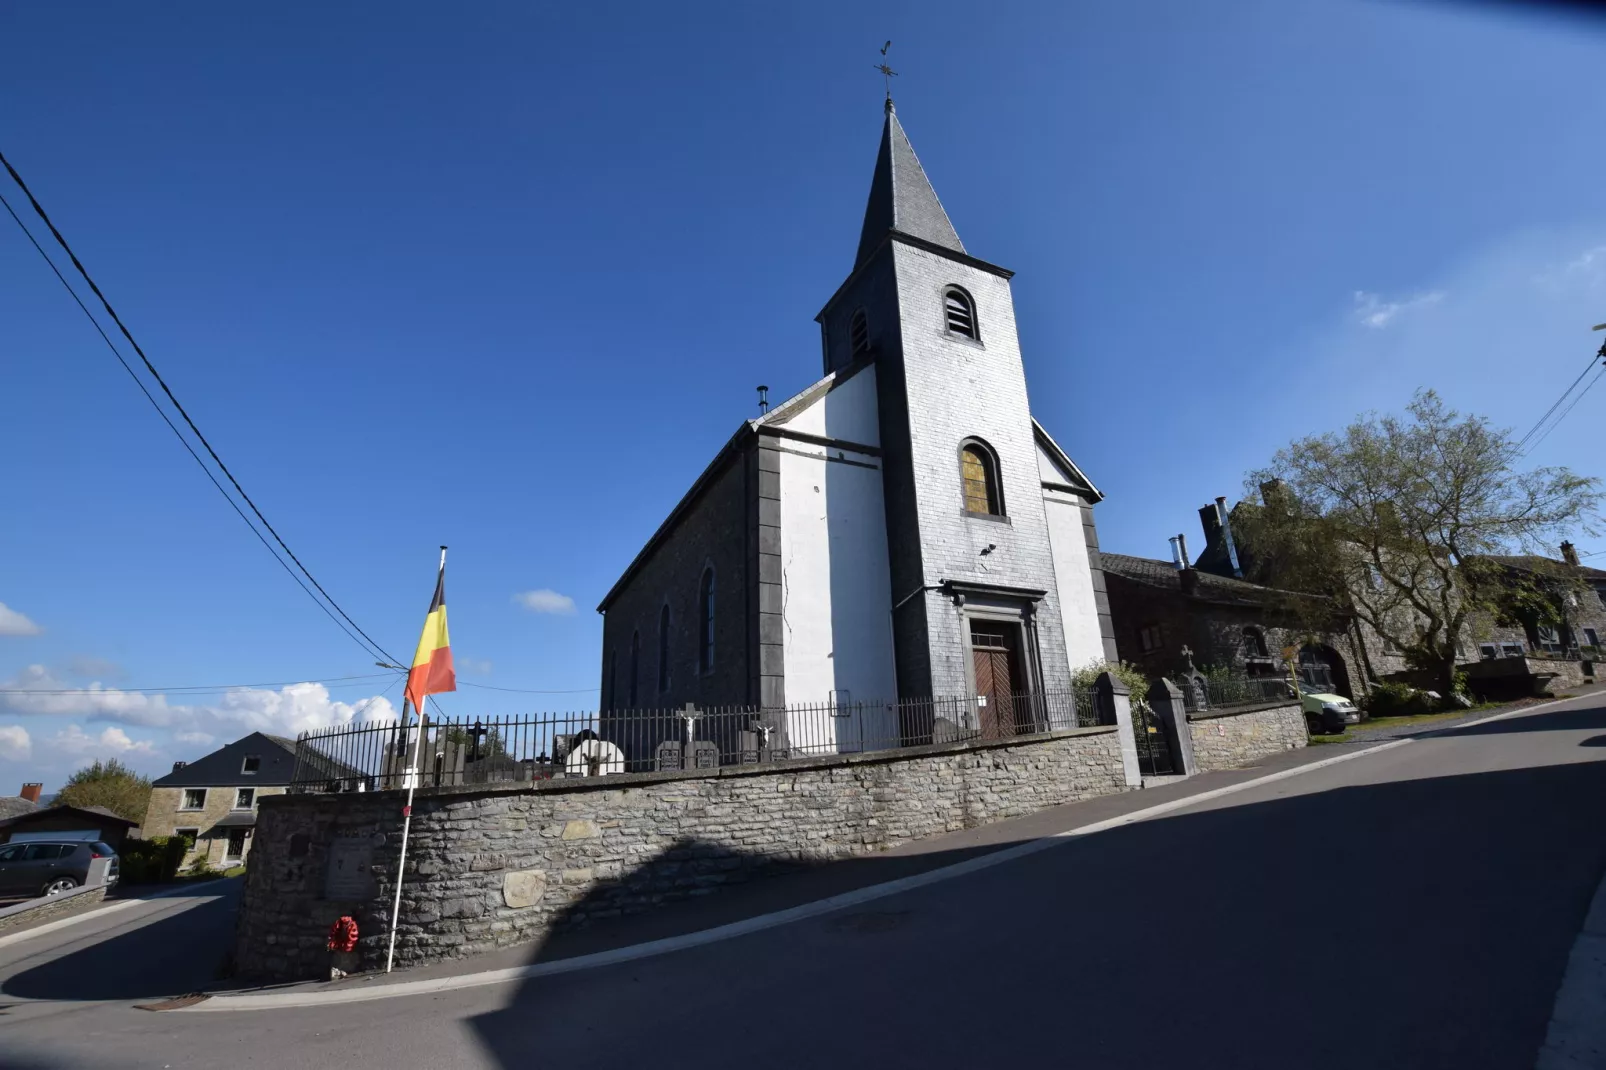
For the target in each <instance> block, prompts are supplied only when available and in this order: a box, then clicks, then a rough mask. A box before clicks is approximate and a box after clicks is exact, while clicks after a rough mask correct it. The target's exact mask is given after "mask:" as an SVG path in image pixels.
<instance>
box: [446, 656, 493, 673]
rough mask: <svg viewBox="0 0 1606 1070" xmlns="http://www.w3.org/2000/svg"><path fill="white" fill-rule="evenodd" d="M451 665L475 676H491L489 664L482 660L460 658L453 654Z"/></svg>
mask: <svg viewBox="0 0 1606 1070" xmlns="http://www.w3.org/2000/svg"><path fill="white" fill-rule="evenodd" d="M452 664H453V665H455V666H457V667H458V668H460V669H467V670H468V671H469V672H471V673H474V674H475V675H477V676H489V675H490V674H491V663H490V662H489V661H487V660H485V659H484V658H460V657H458V656H457V655H456V654H453V655H452Z"/></svg>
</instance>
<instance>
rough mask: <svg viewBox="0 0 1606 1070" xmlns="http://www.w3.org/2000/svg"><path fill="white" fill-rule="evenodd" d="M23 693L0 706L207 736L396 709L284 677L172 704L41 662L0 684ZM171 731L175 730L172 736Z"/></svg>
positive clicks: (385, 716)
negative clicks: (58, 674) (277, 683)
mask: <svg viewBox="0 0 1606 1070" xmlns="http://www.w3.org/2000/svg"><path fill="white" fill-rule="evenodd" d="M0 690H12V691H16V690H22V691H29V692H32V693H30V694H0V709H3V710H5V711H8V712H11V713H15V714H23V715H26V716H35V717H72V718H76V719H81V720H86V721H111V722H114V723H116V724H125V725H137V726H139V727H143V728H171V729H174V730H176V731H181V732H190V733H201V734H205V735H209V736H212V737H214V738H224V739H237V738H239V737H240V736H243V735H245V734H247V733H249V732H267V733H270V734H272V735H282V736H294V735H295V734H296V733H298V732H302V731H305V730H307V729H311V728H323V727H326V726H328V725H336V724H347V723H350V722H351V721H353V720H363V721H393V720H395V719H396V709H395V707H394V706H392V705H391V704H390V700H389V699H387V698H385V697H384V696H382V695H375V696H373V697H372V698H368V699H358V700H354V701H352V702H342V701H339V700H337V699H334V698H332V697H330V694H329V689H328V688H327V687H325V686H324V685H323V684H318V683H304V684H290V685H288V686H286V687H282V688H279V689H278V690H266V689H261V688H242V689H240V690H236V691H228V692H225V693H224V694H223V695H222V696H220V697H218V698H216V699H214V700H213V701H211V702H209V703H207V704H205V705H194V706H187V705H174V704H172V703H169V702H168V700H167V696H165V695H147V694H142V693H140V692H137V691H120V690H118V689H117V688H114V687H102V686H100V685H98V684H95V685H91V686H90V687H83V688H73V687H68V686H67V685H65V684H63V683H62V682H61V681H59V680H57V679H56V678H55V677H54V676H53V675H51V673H50V671H49V670H48V669H46V668H45V667H44V666H43V665H30V666H28V667H27V668H26V669H24V670H23V671H22V672H20V673H18V674H17V676H16V677H15V678H14V679H12V680H10V681H8V682H7V683H5V684H4V685H3V687H0ZM175 738H176V737H175Z"/></svg>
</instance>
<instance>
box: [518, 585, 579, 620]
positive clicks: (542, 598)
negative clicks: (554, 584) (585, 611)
mask: <svg viewBox="0 0 1606 1070" xmlns="http://www.w3.org/2000/svg"><path fill="white" fill-rule="evenodd" d="M513 601H515V602H517V603H518V604H519V605H521V606H523V607H524V608H525V609H528V610H531V611H533V612H536V613H559V614H569V613H573V612H574V599H572V598H570V597H569V596H568V595H566V594H559V593H558V592H556V591H552V590H548V589H547V588H545V587H543V588H541V589H540V590H538V591H520V592H519V593H518V594H516V595H514V596H513Z"/></svg>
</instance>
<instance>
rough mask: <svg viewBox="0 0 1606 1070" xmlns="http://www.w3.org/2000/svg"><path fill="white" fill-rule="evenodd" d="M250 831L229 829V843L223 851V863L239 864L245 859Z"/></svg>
mask: <svg viewBox="0 0 1606 1070" xmlns="http://www.w3.org/2000/svg"><path fill="white" fill-rule="evenodd" d="M248 831H249V830H248V829H229V842H228V846H226V847H225V848H224V849H223V861H225V862H238V861H240V860H241V859H242V858H244V857H245V836H246V833H247V832H248Z"/></svg>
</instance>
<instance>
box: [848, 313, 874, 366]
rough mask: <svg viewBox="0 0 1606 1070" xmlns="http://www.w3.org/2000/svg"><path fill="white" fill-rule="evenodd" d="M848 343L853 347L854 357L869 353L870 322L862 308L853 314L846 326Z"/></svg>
mask: <svg viewBox="0 0 1606 1070" xmlns="http://www.w3.org/2000/svg"><path fill="white" fill-rule="evenodd" d="M848 342H849V344H850V345H851V346H852V347H853V355H854V356H855V357H857V356H861V355H863V354H865V353H868V352H870V321H869V320H868V319H867V318H866V317H865V314H864V309H862V308H861V309H859V310H858V311H857V312H855V313H854V314H853V319H852V321H851V322H850V323H849V324H848Z"/></svg>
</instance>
